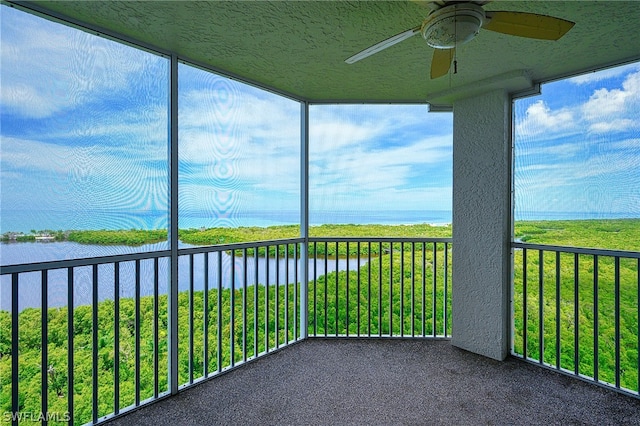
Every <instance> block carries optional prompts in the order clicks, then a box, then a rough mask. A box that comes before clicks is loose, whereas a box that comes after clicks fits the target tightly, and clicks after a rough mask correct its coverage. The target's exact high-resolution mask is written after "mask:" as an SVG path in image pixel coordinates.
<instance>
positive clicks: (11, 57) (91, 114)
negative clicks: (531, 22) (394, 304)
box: [0, 6, 640, 232]
mask: <svg viewBox="0 0 640 426" xmlns="http://www.w3.org/2000/svg"><path fill="white" fill-rule="evenodd" d="M1 13H2V20H1V24H2V27H1V36H2V49H1V68H0V72H1V84H2V87H1V88H0V125H1V128H0V134H1V140H0V149H1V155H0V191H1V192H0V200H1V205H2V210H3V211H4V212H5V213H6V212H7V211H8V210H10V209H26V210H25V212H24V215H27V216H29V217H31V218H32V220H33V221H34V222H37V221H38V217H41V218H42V217H43V216H44V215H47V214H48V213H46V212H47V211H50V210H58V211H65V212H75V213H71V215H74V214H75V215H77V216H78V217H79V216H80V215H79V214H78V212H82V211H88V210H91V209H93V210H95V209H97V210H101V209H108V210H115V211H122V212H146V211H160V212H166V209H167V206H168V200H167V192H168V191H167V189H168V183H167V181H168V171H167V170H168V161H167V141H168V133H167V132H168V129H167V115H168V110H167V109H168V105H167V96H168V87H167V76H168V63H167V60H166V59H165V58H162V57H159V56H156V55H153V54H150V53H147V52H142V51H139V50H136V49H133V48H131V47H127V46H123V45H120V44H118V43H115V42H112V41H108V40H105V39H100V38H98V37H95V36H92V35H89V34H86V33H84V32H81V31H77V30H74V29H70V28H68V27H65V26H62V25H59V24H55V23H52V22H50V21H47V20H44V19H41V18H37V17H34V16H31V15H28V14H25V13H22V12H19V11H16V10H14V9H11V8H8V7H6V6H2V8H1ZM179 72H180V82H179V83H180V98H179V107H180V114H179V119H180V128H179V137H180V182H179V183H180V194H179V197H180V199H179V201H180V203H179V204H180V211H181V213H183V214H187V213H189V212H205V213H207V214H216V215H219V216H220V217H222V218H224V217H226V216H229V217H230V216H234V215H242V214H243V212H250V211H253V210H264V209H269V210H293V211H297V210H298V209H299V205H300V202H299V193H300V171H299V170H300V157H299V155H300V147H299V140H300V134H299V132H300V119H299V114H300V105H299V104H298V103H297V102H295V101H293V100H290V99H286V98H283V97H279V96H276V95H274V94H271V93H267V92H264V91H262V90H259V89H256V88H252V87H250V86H247V85H244V84H241V83H238V82H234V81H230V80H228V79H225V78H222V77H218V76H216V75H213V74H211V73H206V72H204V71H201V70H198V69H195V68H193V67H190V66H188V65H184V64H181V65H180V68H179ZM639 99H640V66H638V64H635V65H629V66H626V67H619V68H615V69H611V70H606V71H603V72H599V73H591V74H587V75H584V76H580V77H575V78H573V79H569V80H565V81H561V82H557V83H551V84H547V85H545V86H544V87H543V94H542V96H538V97H532V98H527V99H523V100H518V101H517V102H516V123H515V135H516V153H517V154H518V155H519V157H517V158H518V159H517V161H516V168H515V171H516V179H515V180H516V211H520V210H522V211H524V210H531V209H535V210H540V209H544V210H550V211H583V210H584V211H593V210H594V209H596V210H597V209H599V210H601V211H606V212H622V211H627V212H632V213H635V214H636V215H640V207H638V206H639V205H640V199H639V198H640V195H639V194H638V192H639V191H638V189H637V188H640V176H639V172H638V170H640V160H639V159H640V142H639V138H640V134H639V130H640V125H639V123H640V119H639V118H640V117H639V110H640V109H639V104H640V101H639ZM309 159H310V163H309V174H310V180H309V193H310V207H311V210H312V211H314V210H346V211H351V212H359V211H362V212H367V211H374V210H378V209H380V207H381V206H384V208H387V209H388V208H393V209H394V210H450V209H451V185H452V115H451V114H449V113H427V108H426V106H424V105H422V106H415V105H414V106H407V105H404V106H399V105H395V106H388V105H338V106H336V105H312V106H311V108H310V149H309ZM363 214H366V213H363ZM39 215H40V216H39ZM5 217H8V215H6V214H5ZM165 217H166V216H165ZM23 218H24V217H23ZM7 220H8V219H3V220H2V222H0V228H1V230H2V232H5V231H7V230H10V229H9V228H11V224H10V223H8V222H7ZM79 222H80V219H78V227H82V226H80V224H79ZM125 222H126V224H127V226H129V224H131V227H135V226H136V224H137V222H127V221H126V220H124V222H123V223H125ZM158 223H160V226H163V222H162V221H161V220H160V222H158ZM116 226H124V225H123V224H122V223H121V224H116ZM146 226H149V225H146ZM33 227H34V228H38V225H37V223H34V224H33Z"/></svg>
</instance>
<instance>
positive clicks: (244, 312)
mask: <svg viewBox="0 0 640 426" xmlns="http://www.w3.org/2000/svg"><path fill="white" fill-rule="evenodd" d="M242 269H243V277H242V361H244V362H246V361H247V249H246V248H244V249H242Z"/></svg>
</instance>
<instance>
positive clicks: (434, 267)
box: [431, 242, 438, 337]
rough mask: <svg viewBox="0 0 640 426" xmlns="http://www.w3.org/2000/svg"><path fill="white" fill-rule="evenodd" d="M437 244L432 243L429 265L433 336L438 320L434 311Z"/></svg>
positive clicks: (436, 280)
mask: <svg viewBox="0 0 640 426" xmlns="http://www.w3.org/2000/svg"><path fill="white" fill-rule="evenodd" d="M437 244H438V243H435V242H434V243H433V262H432V267H431V277H432V279H433V286H432V288H431V291H432V294H431V305H432V306H431V319H432V322H433V327H432V332H433V337H436V336H437V334H438V333H437V331H436V330H437V329H438V322H437V318H436V311H437V303H436V302H437V296H438V293H437V287H438V274H436V265H437V263H436V253H437V250H438V248H437Z"/></svg>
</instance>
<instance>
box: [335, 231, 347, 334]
mask: <svg viewBox="0 0 640 426" xmlns="http://www.w3.org/2000/svg"><path fill="white" fill-rule="evenodd" d="M346 257H347V259H346V260H347V282H346V294H345V301H346V304H347V308H346V309H345V319H344V324H345V329H346V334H347V337H349V242H348V241H347V256H346ZM337 273H338V268H336V274H337Z"/></svg>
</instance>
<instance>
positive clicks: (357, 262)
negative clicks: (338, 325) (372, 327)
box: [347, 241, 360, 337]
mask: <svg viewBox="0 0 640 426" xmlns="http://www.w3.org/2000/svg"><path fill="white" fill-rule="evenodd" d="M357 253H358V258H357V259H358V260H357V261H356V266H357V269H356V270H357V271H358V276H357V281H356V283H357V284H356V289H357V291H356V335H357V336H358V337H360V241H358V244H357ZM347 256H349V255H348V254H347ZM347 263H349V259H348V258H347Z"/></svg>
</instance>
